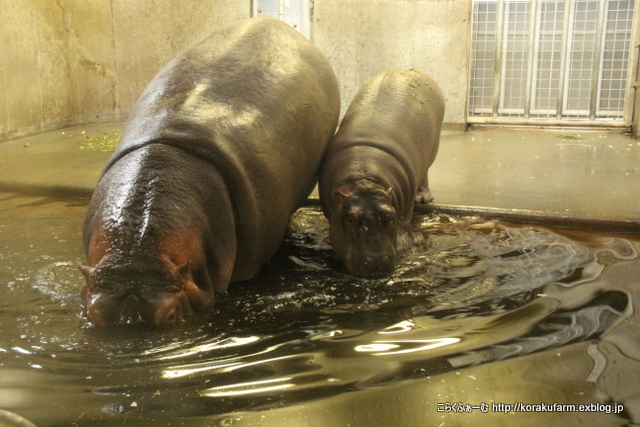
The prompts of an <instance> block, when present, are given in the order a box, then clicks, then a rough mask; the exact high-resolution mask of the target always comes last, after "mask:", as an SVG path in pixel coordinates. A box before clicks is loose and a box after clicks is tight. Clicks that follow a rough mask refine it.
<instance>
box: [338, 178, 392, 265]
mask: <svg viewBox="0 0 640 427" xmlns="http://www.w3.org/2000/svg"><path fill="white" fill-rule="evenodd" d="M392 196H393V188H392V187H389V188H388V189H387V190H384V189H383V188H382V187H379V186H375V187H372V186H367V187H365V188H355V189H353V190H351V191H347V190H345V189H337V190H335V191H334V192H333V200H334V206H335V209H334V211H333V214H332V215H331V218H330V228H329V235H330V238H331V246H332V247H333V250H334V251H335V252H336V254H337V255H338V256H339V257H340V259H341V260H342V262H343V263H344V265H345V266H346V268H347V270H348V271H349V272H350V273H352V274H357V275H361V276H369V275H373V274H377V273H389V272H392V271H393V270H394V269H395V266H396V244H397V230H396V228H397V225H398V215H397V213H396V210H395V209H394V207H393V205H392V203H391V200H392Z"/></svg>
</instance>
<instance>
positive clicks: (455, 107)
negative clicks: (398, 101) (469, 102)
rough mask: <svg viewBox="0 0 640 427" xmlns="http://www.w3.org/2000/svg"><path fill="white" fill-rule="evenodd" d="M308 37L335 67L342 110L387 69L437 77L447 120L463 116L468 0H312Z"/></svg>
mask: <svg viewBox="0 0 640 427" xmlns="http://www.w3.org/2000/svg"><path fill="white" fill-rule="evenodd" d="M314 5H315V6H314V14H313V24H312V40H313V41H314V42H315V44H316V45H317V46H318V47H320V49H321V50H322V51H323V52H324V53H325V55H327V57H328V58H329V61H330V62H331V64H332V65H333V67H334V70H335V71H336V74H337V76H338V80H339V81H340V90H341V94H342V104H343V111H342V112H343V114H344V112H345V111H346V108H347V106H348V105H349V103H350V102H351V99H353V97H354V95H355V94H356V92H357V90H358V88H359V87H360V86H361V85H362V84H364V83H365V82H366V81H367V80H369V79H370V78H372V77H373V76H375V75H376V74H378V73H380V72H382V71H384V70H387V69H389V68H415V69H417V70H420V71H422V72H424V73H426V74H428V75H430V76H431V77H432V78H433V79H434V80H436V81H437V82H438V83H439V84H440V87H441V88H442V91H443V92H444V95H445V99H446V102H447V110H446V113H445V119H444V121H445V123H459V124H462V123H464V121H465V108H466V97H467V80H468V56H469V54H468V51H469V19H470V17H471V0H386V1H385V0H315V2H314Z"/></svg>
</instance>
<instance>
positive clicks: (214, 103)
mask: <svg viewBox="0 0 640 427" xmlns="http://www.w3.org/2000/svg"><path fill="white" fill-rule="evenodd" d="M339 105H340V99H339V90H338V84H337V81H336V77H335V74H334V73H333V71H332V69H331V67H330V65H329V63H328V61H327V60H326V58H325V57H324V56H323V55H322V53H321V52H320V51H319V50H318V49H317V48H316V47H315V46H314V45H313V44H312V43H311V42H309V41H308V40H307V39H306V38H304V37H303V36H302V35H300V34H299V33H298V32H297V31H295V30H294V29H292V28H291V27H289V26H288V25H287V24H285V23H283V22H281V21H278V20H275V19H271V18H251V19H247V20H243V21H239V22H237V23H235V24H233V25H231V26H229V27H227V28H225V29H223V30H221V31H218V32H215V33H213V34H211V35H210V36H209V37H207V38H205V39H203V40H202V41H200V42H199V43H197V44H196V45H194V46H193V47H191V48H190V49H188V50H187V51H185V52H184V53H182V54H181V55H180V56H178V57H177V58H175V59H174V60H173V61H171V62H170V63H169V64H168V65H167V66H166V67H165V68H164V69H163V70H161V71H160V73H159V74H158V75H157V76H156V77H155V78H154V79H153V80H152V81H151V83H150V84H149V85H148V86H147V88H146V89H145V91H144V93H143V94H142V96H141V97H140V99H139V100H138V102H137V103H136V105H135V107H134V109H133V111H132V113H131V116H130V118H129V121H128V123H127V126H126V128H125V130H124V132H123V135H122V138H121V142H120V145H119V146H118V149H117V150H116V152H115V153H114V155H113V157H112V158H111V159H110V161H109V163H108V164H107V169H108V168H109V167H110V166H111V165H113V164H114V163H115V162H117V161H118V160H119V159H120V158H122V156H123V155H125V154H126V153H129V152H131V151H133V150H136V149H138V148H140V147H143V146H146V145H148V144H153V143H161V144H169V145H172V146H175V147H178V148H180V149H182V150H185V151H186V152H188V153H190V154H192V155H194V156H197V157H198V158H201V159H203V160H206V161H208V162H209V163H210V164H211V165H212V167H214V168H216V169H217V170H218V171H219V172H220V173H221V174H222V176H223V178H224V180H225V182H226V185H227V187H228V190H229V194H230V195H231V200H232V203H233V205H234V206H233V209H234V212H235V216H236V230H237V237H238V254H237V259H236V269H235V273H234V280H237V279H245V278H248V277H251V276H253V275H254V274H255V273H256V272H257V270H258V269H259V268H260V266H261V265H262V264H263V263H264V262H265V261H266V260H267V259H268V258H270V257H271V256H272V255H273V253H274V252H275V250H276V249H277V247H278V246H279V244H280V241H281V239H282V236H283V233H284V231H285V229H286V224H287V221H288V217H289V215H290V214H291V212H292V211H294V210H295V209H296V207H297V206H299V204H300V203H301V202H302V201H303V200H304V199H305V198H306V197H307V195H308V193H309V192H310V191H311V189H312V188H313V185H314V182H315V178H316V172H317V169H318V166H319V163H320V160H321V158H322V154H323V152H324V150H325V148H326V145H327V143H328V141H329V139H330V138H331V136H332V135H333V132H334V131H335V127H336V124H337V120H338V116H339V108H340V106H339ZM105 170H106V169H105ZM185 173H189V171H185Z"/></svg>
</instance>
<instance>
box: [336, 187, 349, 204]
mask: <svg viewBox="0 0 640 427" xmlns="http://www.w3.org/2000/svg"><path fill="white" fill-rule="evenodd" d="M347 197H349V193H348V192H347V191H345V190H342V189H340V188H339V189H337V190H334V192H333V203H335V205H336V206H337V207H341V206H344V205H345V203H346V201H347Z"/></svg>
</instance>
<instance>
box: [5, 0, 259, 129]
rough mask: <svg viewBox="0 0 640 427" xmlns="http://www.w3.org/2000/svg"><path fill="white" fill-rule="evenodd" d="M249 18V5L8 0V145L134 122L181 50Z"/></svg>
mask: <svg viewBox="0 0 640 427" xmlns="http://www.w3.org/2000/svg"><path fill="white" fill-rule="evenodd" d="M249 14H250V1H248V0H246V1H239V0H189V1H185V2H181V1H175V0H90V1H87V0H57V1H50V0H46V1H43V0H0V140H2V139H7V138H11V137H17V136H22V135H26V134H30V133H35V132H41V131H45V130H50V129H56V128H59V127H62V126H66V125H71V124H79V123H90V122H101V121H111V120H124V119H126V116H127V114H128V112H129V110H130V109H131V107H132V106H133V104H134V102H135V101H136V99H137V98H138V96H139V95H140V93H141V92H142V90H143V89H144V87H145V86H146V84H147V83H148V82H149V80H150V79H151V78H152V77H153V76H154V75H155V74H156V73H157V72H158V70H159V69H160V68H162V66H163V65H164V64H166V63H167V62H168V61H169V60H170V59H171V58H173V57H174V56H175V55H176V54H177V53H178V52H180V51H181V50H182V49H184V48H185V47H186V46H188V45H190V44H192V43H193V42H195V41H197V40H198V39H200V38H202V37H203V36H205V35H206V34H208V33H209V32H211V31H212V30H213V29H215V28H218V27H220V26H223V25H225V24H227V23H229V22H233V21H235V20H238V19H242V18H246V17H248V16H249Z"/></svg>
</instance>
